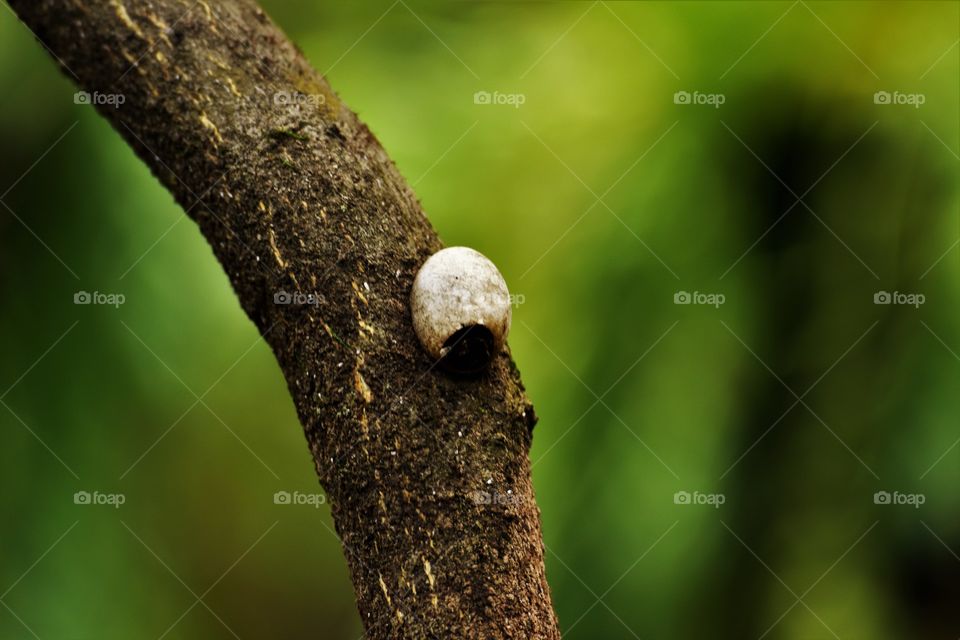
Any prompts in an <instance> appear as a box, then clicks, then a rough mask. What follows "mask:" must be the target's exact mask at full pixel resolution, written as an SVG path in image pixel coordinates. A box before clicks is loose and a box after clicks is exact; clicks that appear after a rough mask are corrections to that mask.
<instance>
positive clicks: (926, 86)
mask: <svg viewBox="0 0 960 640" xmlns="http://www.w3.org/2000/svg"><path fill="white" fill-rule="evenodd" d="M263 4H264V6H265V8H266V9H267V10H268V12H270V13H271V15H273V17H274V18H275V19H276V20H277V21H278V22H279V24H280V25H281V26H282V27H283V28H284V29H285V30H286V31H287V32H288V33H289V34H290V36H291V37H292V38H293V39H294V40H295V41H296V42H297V43H298V44H299V45H300V46H301V47H302V48H303V50H304V51H305V53H306V54H307V56H308V57H309V59H310V60H311V61H312V62H313V64H314V65H315V66H316V67H317V68H318V69H319V70H321V71H323V72H325V73H326V74H327V76H328V77H329V79H330V81H331V83H332V85H333V86H334V88H335V89H336V90H337V91H338V92H339V93H340V95H341V96H342V97H343V98H344V100H345V101H346V102H347V104H349V105H351V107H352V108H353V109H354V110H356V111H357V112H358V113H359V114H360V116H361V118H363V119H364V120H365V121H366V122H367V123H368V124H369V126H370V127H371V129H372V130H373V131H374V132H375V133H376V135H377V136H378V138H379V139H380V140H381V141H382V143H383V144H384V146H385V147H386V148H387V150H388V151H389V152H390V153H391V155H392V156H393V158H394V159H395V160H396V162H397V164H398V166H399V168H400V170H401V172H402V173H403V174H404V176H406V177H407V179H408V180H409V181H410V183H411V185H413V187H414V189H415V190H416V192H417V194H418V195H419V197H420V198H421V200H422V202H423V204H424V207H425V209H426V211H427V213H428V215H429V216H430V218H431V220H432V222H433V224H434V225H435V226H436V228H437V229H438V230H439V232H440V234H441V236H442V237H443V239H444V240H445V242H447V243H448V244H450V245H458V244H464V245H470V246H473V247H475V248H477V249H479V250H480V251H482V252H483V253H485V254H486V255H488V256H490V257H491V258H492V259H493V260H494V261H495V262H496V263H497V264H498V265H499V266H500V268H501V270H502V271H503V273H504V275H505V277H506V279H507V281H508V283H509V285H510V287H511V289H512V291H513V292H514V293H516V294H518V296H519V300H520V301H521V302H522V303H521V304H518V306H517V307H516V309H515V311H514V324H513V330H512V334H511V337H510V344H511V348H512V350H513V353H514V357H515V358H516V360H517V362H518V364H519V366H520V369H521V370H522V372H523V378H524V382H525V383H526V385H527V387H528V389H529V392H530V396H531V397H532V399H533V401H534V403H535V405H536V408H537V412H538V413H539V415H540V418H541V419H540V423H539V425H538V426H537V428H536V431H535V438H534V446H533V450H532V452H531V458H532V461H533V473H534V482H535V485H536V489H537V494H538V499H539V504H540V507H541V510H542V514H543V530H544V539H545V544H546V547H547V550H548V551H547V571H548V577H549V580H550V583H551V586H552V589H553V596H554V601H555V604H556V608H557V612H558V615H559V617H560V622H561V627H562V629H563V631H564V637H568V638H634V637H637V638H644V639H647V638H664V639H686V638H702V637H718V638H731V639H742V638H761V637H764V638H778V639H785V640H808V639H813V638H843V639H847V638H851V639H852V638H859V639H877V640H887V639H890V640H893V639H898V640H899V639H904V638H922V639H927V638H931V639H932V638H944V639H947V638H956V637H957V636H958V634H960V610H958V608H957V606H956V605H957V601H958V600H960V556H958V554H960V502H958V495H957V486H958V484H960V482H958V481H960V446H958V438H960V411H958V409H960V393H958V391H960V389H958V379H960V356H958V354H960V331H958V329H960V321H958V315H957V308H958V307H957V304H958V298H960V296H958V285H960V248H958V237H960V213H958V212H960V200H958V182H960V181H958V171H960V158H958V146H960V103H958V100H960V96H958V91H960V80H958V79H960V66H958V58H960V46H958V36H960V5H958V3H956V2H932V3H866V2H850V3H845V2H831V3H817V2H811V3H793V4H791V3H781V2H769V3H767V2H748V3H723V2H708V3H676V4H675V3H649V4H648V3H643V4H620V3H612V2H611V3H606V4H605V3H581V2H568V3H560V4H540V3H535V4H514V3H483V4H466V3H432V4H431V3H418V2H417V3H415V2H397V3H394V4H391V3H390V2H387V3H348V2H343V3H340V2H336V3H284V2H281V1H280V0H268V1H265V2H264V3H263ZM321 4H322V5H323V6H320V5H321ZM0 87H2V88H3V100H0V148H2V149H3V152H2V156H0V192H2V194H3V195H2V198H0V200H2V202H3V204H4V205H6V206H4V207H0V293H2V300H3V303H2V305H0V329H2V336H3V339H2V358H0V400H2V403H3V405H2V406H0V427H2V433H3V439H2V446H0V451H2V453H0V482H2V485H3V491H2V498H0V507H2V517H3V524H2V525H0V548H2V551H0V558H2V562H0V604H3V605H4V607H3V608H2V609H0V638H31V637H39V638H43V639H44V640H46V639H48V638H55V639H81V638H97V639H113V638H117V639H127V638H148V639H150V638H158V637H160V636H161V635H162V634H163V637H167V638H232V637H235V636H236V637H240V638H244V639H247V638H250V639H253V638H307V637H323V638H338V639H339V638H343V639H355V638H358V637H360V636H361V634H362V629H361V627H360V624H359V619H358V616H357V613H356V609H355V606H354V603H353V594H352V588H351V584H350V581H349V577H348V575H347V571H346V567H345V563H344V560H343V557H342V553H341V549H340V546H339V542H338V541H337V539H336V537H335V536H334V534H333V532H332V523H331V520H330V514H329V510H328V508H327V506H326V505H321V506H320V507H319V508H314V507H312V506H308V505H300V506H296V505H284V504H275V502H274V494H275V492H278V491H287V492H290V493H293V492H296V491H299V492H302V493H304V494H316V493H317V492H318V491H319V489H318V487H317V482H316V479H315V476H314V471H313V466H312V464H311V461H310V457H309V455H308V451H307V448H306V447H305V445H304V441H303V436H302V434H301V430H300V427H299V425H298V422H297V419H296V415H295V413H294V410H293V406H292V403H291V400H290V398H289V396H288V394H287V391H286V388H285V384H284V381H283V379H282V377H281V374H280V371H279V369H278V368H277V366H276V364H275V362H274V360H273V357H272V355H271V353H270V352H269V350H268V348H267V347H266V345H265V344H264V343H263V342H262V341H259V340H258V335H257V333H256V331H255V329H254V326H253V325H252V324H251V323H250V322H249V321H248V320H247V318H246V317H245V316H244V315H243V313H242V311H241V309H240V307H239V305H238V303H237V301H236V300H235V298H234V296H233V294H232V292H231V290H230V287H229V284H228V281H227V278H226V277H225V276H224V274H223V272H222V270H221V268H220V266H219V265H218V264H217V263H216V262H215V260H214V258H213V256H212V254H211V251H210V249H209V248H208V246H207V245H206V243H205V241H204V240H203V238H202V237H201V236H200V234H199V233H198V232H197V230H196V228H195V226H194V224H193V223H192V222H191V221H189V220H188V219H185V218H183V216H182V211H181V210H180V208H179V207H177V206H176V205H175V204H174V202H173V201H172V199H171V197H170V195H168V194H167V193H166V191H164V190H163V189H162V188H161V187H160V186H159V185H158V183H157V181H156V180H154V179H153V178H152V177H151V176H150V174H149V172H148V171H147V169H146V168H145V167H144V165H143V164H142V163H141V162H139V161H138V160H137V159H136V158H135V157H134V155H133V153H132V152H131V151H130V150H129V149H128V148H127V147H126V145H125V144H124V143H123V142H122V141H121V140H120V138H119V136H118V135H116V134H115V133H114V132H113V131H112V130H111V128H110V127H109V126H108V125H107V124H106V123H105V121H103V120H102V119H100V118H99V117H98V116H97V115H96V114H95V112H94V111H92V110H91V108H90V107H87V106H84V105H76V104H74V102H73V93H74V91H75V89H74V87H73V86H72V85H71V84H70V83H69V82H68V81H67V80H66V79H65V78H64V77H62V76H61V75H60V74H59V73H58V72H57V70H56V69H55V67H54V65H53V64H52V63H51V61H50V60H49V59H48V56H47V54H46V53H45V52H44V51H43V49H42V48H41V47H40V46H39V45H38V44H37V43H35V42H34V41H33V39H32V37H31V35H30V34H29V33H28V31H27V30H26V29H25V28H24V27H23V26H22V25H20V24H19V23H18V22H17V21H16V19H15V18H14V16H13V14H12V13H11V12H10V11H9V10H8V9H7V7H6V6H5V5H4V8H3V9H0ZM478 91H486V92H489V93H490V94H491V96H492V100H491V101H492V102H494V104H482V103H481V104H478V103H477V102H475V99H474V94H475V93H476V92H478ZM494 92H497V93H496V94H494ZM677 92H687V93H688V94H689V95H690V96H691V99H690V103H688V104H684V95H683V94H680V96H679V97H676V98H675V95H676V94H677ZM876 92H888V94H889V95H890V96H891V100H890V103H889V104H885V103H884V98H883V95H882V94H881V96H880V97H879V98H875V94H876ZM503 96H507V97H503ZM510 96H513V97H510ZM519 96H522V97H519ZM710 96H722V98H717V97H710ZM911 96H913V97H911ZM915 96H922V98H916V97H915ZM920 99H922V102H923V104H920V105H915V104H909V103H908V104H898V103H897V102H898V101H906V102H914V103H915V102H917V101H918V100H920ZM878 100H879V103H878V102H877V101H878ZM699 101H706V102H707V103H706V104H698V103H697V102H699ZM720 101H722V104H720V105H714V104H709V103H710V102H713V103H716V102H720ZM481 102H482V100H481ZM497 102H507V103H509V102H513V103H517V102H522V104H520V105H519V106H517V105H516V104H496V103H497ZM678 102H679V103H678ZM65 132H67V133H65ZM800 197H802V201H800V202H798V198H800ZM78 291H88V292H93V291H97V292H101V293H119V294H122V295H123V296H125V302H124V304H123V305H121V306H119V307H117V308H114V307H111V306H106V305H90V306H79V305H74V304H73V297H74V295H75V293H76V292H78ZM884 291H885V292H895V291H896V292H899V293H901V294H922V295H923V296H924V302H923V304H922V305H918V306H909V305H907V304H889V305H883V304H875V303H874V297H875V295H876V294H877V293H878V292H884ZM681 292H688V293H689V294H691V297H693V298H695V299H696V300H701V301H703V300H706V299H707V298H706V297H705V295H704V294H706V295H713V296H714V297H713V298H709V299H710V300H713V301H715V302H718V301H719V300H720V299H719V298H717V297H716V295H717V294H720V295H722V296H723V298H722V301H723V304H721V305H714V306H711V305H708V304H689V305H683V304H676V303H675V297H677V296H678V294H679V295H680V299H681V301H682V299H683V294H682V293H681ZM695 292H696V293H698V294H700V295H698V296H693V295H692V294H694V293H695ZM914 299H916V298H914ZM900 300H903V298H902V297H901V298H900ZM198 398H199V400H198ZM80 491H87V492H90V493H91V495H92V500H93V501H96V500H104V499H106V498H104V497H103V496H105V495H106V496H109V495H112V494H120V495H122V496H123V499H124V503H123V504H122V505H120V506H119V507H114V506H111V505H109V504H101V505H96V504H75V500H74V494H75V493H76V492H80ZM95 491H96V492H99V494H97V495H94V494H93V492H95ZM678 492H680V493H678ZM683 492H686V494H685V493H683ZM877 492H887V493H888V494H889V495H890V496H891V498H890V502H891V504H883V502H884V501H885V494H883V493H881V494H879V495H877V496H875V494H877ZM687 496H689V498H690V500H689V503H685V502H686V498H687ZM721 502H722V504H718V503H721ZM878 502H879V504H878ZM896 502H906V504H895V503H896ZM918 502H922V504H912V503H918ZM704 503H706V504H704ZM198 599H200V600H199V601H198Z"/></svg>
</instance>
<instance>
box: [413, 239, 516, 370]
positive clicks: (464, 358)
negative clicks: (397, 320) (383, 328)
mask: <svg viewBox="0 0 960 640" xmlns="http://www.w3.org/2000/svg"><path fill="white" fill-rule="evenodd" d="M410 311H411V314H412V316H413V328H414V330H415V331H416V333H417V338H419V340H420V343H421V344H422V345H423V348H424V349H425V350H426V351H427V353H429V354H430V355H431V356H432V357H433V358H435V359H436V360H438V361H440V364H441V365H442V366H443V367H444V368H446V369H448V370H450V371H453V372H456V373H477V372H480V371H482V370H483V369H485V368H486V367H487V365H489V363H490V361H491V360H492V359H493V357H494V356H495V355H497V353H499V352H500V350H501V349H502V348H503V344H504V342H505V341H506V339H507V333H509V331H510V292H509V291H508V290H507V283H506V282H504V280H503V276H501V275H500V272H499V271H498V270H497V267H496V266H495V265H494V264H493V263H492V262H491V261H490V260H489V259H488V258H487V257H486V256H484V255H483V254H481V253H480V252H478V251H474V250H473V249H470V248H468V247H450V248H448V249H443V250H441V251H438V252H437V253H435V254H433V255H432V256H430V258H428V259H427V261H426V262H424V263H423V266H422V267H420V271H419V272H418V273H417V277H416V278H415V279H414V282H413V290H412V291H411V293H410Z"/></svg>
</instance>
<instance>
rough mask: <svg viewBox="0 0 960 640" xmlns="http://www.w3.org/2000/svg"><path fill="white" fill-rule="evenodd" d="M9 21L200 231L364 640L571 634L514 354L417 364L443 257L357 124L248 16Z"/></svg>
mask: <svg viewBox="0 0 960 640" xmlns="http://www.w3.org/2000/svg"><path fill="white" fill-rule="evenodd" d="M10 5H11V6H12V7H13V8H14V10H15V11H16V12H17V13H18V15H19V16H20V17H21V19H22V20H23V21H24V23H26V25H27V26H29V27H30V28H31V29H32V30H33V31H34V33H36V34H37V36H38V37H39V38H40V40H41V41H42V42H43V44H44V45H45V46H46V47H47V48H48V49H49V50H50V52H51V53H52V54H53V55H54V57H55V58H57V60H58V61H59V63H60V64H61V65H62V66H63V67H65V70H66V71H67V72H68V73H69V74H70V75H71V76H73V77H74V78H75V79H76V80H77V81H78V82H79V84H80V86H81V87H82V88H83V89H84V90H86V91H88V92H90V93H91V94H92V100H91V101H92V102H94V103H95V104H96V106H97V108H98V110H99V111H100V112H101V114H102V115H104V116H105V117H106V118H107V119H108V120H109V121H110V122H111V123H113V125H114V127H115V128H116V129H117V131H119V133H120V134H121V135H122V136H123V137H124V138H125V139H126V140H127V142H129V143H130V145H131V146H132V147H133V148H134V149H135V150H136V152H137V153H138V155H139V156H140V157H141V158H142V159H143V161H144V162H145V163H146V164H147V165H149V166H150V168H151V170H152V171H153V172H154V174H155V175H156V176H157V178H158V179H159V180H160V181H161V182H162V183H163V184H164V185H165V186H166V187H167V188H168V189H169V190H170V191H171V192H172V193H173V194H174V197H175V198H176V199H177V201H178V202H179V203H180V204H181V205H182V206H183V207H184V209H185V210H186V211H187V213H188V214H189V215H190V217H191V218H193V219H194V220H195V221H196V223H197V224H198V226H199V228H200V230H201V232H202V233H203V234H204V236H206V238H207V240H208V241H209V242H210V245H211V247H212V248H213V251H214V253H215V254H216V256H217V258H218V259H219V261H220V263H221V264H222V265H223V268H224V269H225V270H226V272H227V274H228V275H229V278H230V281H231V283H232V284H233V287H234V290H235V291H236V293H237V296H238V297H239V299H240V303H241V305H242V306H243V308H244V310H245V311H246V313H247V314H248V315H249V316H250V318H251V319H252V320H253V322H254V323H255V324H256V325H257V327H258V328H259V330H260V331H261V332H262V333H263V334H264V336H265V337H266V340H267V341H268V343H269V344H270V346H271V348H272V349H273V351H274V353H275V354H276V357H277V359H278V361H279V363H280V366H281V368H282V370H283V373H284V375H285V377H286V379H287V383H288V386H289V389H290V393H291V395H292V396H293V399H294V402H295V404H296V407H297V411H298V414H299V417H300V421H301V423H302V424H303V428H304V432H305V434H306V437H307V441H308V443H309V447H310V451H311V453H312V454H313V458H314V461H315V464H316V469H317V473H318V474H319V477H320V480H321V483H322V484H323V486H324V488H325V489H326V492H327V495H328V497H329V500H330V503H331V505H332V508H333V517H334V521H335V523H336V528H337V531H338V533H339V535H340V536H341V538H342V541H343V547H344V550H345V553H346V557H347V560H348V563H349V566H350V570H351V574H352V577H353V583H354V586H355V590H356V596H357V603H358V607H359V609H360V615H361V618H362V620H363V624H364V626H365V628H366V630H367V634H368V637H369V638H371V639H373V640H379V639H386V638H484V639H488V638H524V639H526V638H549V639H555V638H559V632H558V630H557V624H556V619H555V616H554V613H553V610H552V607H551V604H550V596H549V590H548V587H547V583H546V580H545V577H544V565H543V544H542V541H541V536H540V522H539V512H538V510H537V507H536V504H535V502H534V498H533V490H532V486H531V482H530V463H529V459H528V455H527V454H528V450H529V447H530V442H531V432H532V429H533V424H534V422H535V417H534V414H533V409H532V407H531V406H530V404H529V403H528V401H527V399H526V397H525V395H524V392H523V387H522V385H521V383H520V379H519V375H518V374H517V371H516V369H515V367H514V366H513V363H512V361H511V359H510V356H509V354H508V353H502V354H500V355H499V356H498V357H497V358H496V359H495V360H494V362H493V364H492V366H491V368H490V369H489V371H488V372H486V373H485V374H483V375H482V376H480V377H479V378H475V379H454V378H451V377H449V376H447V375H446V374H443V373H441V372H439V371H438V370H437V369H436V368H434V367H433V362H431V360H430V359H429V358H428V357H427V355H426V354H425V353H424V352H423V351H422V349H420V348H419V345H418V343H417V341H416V337H415V335H414V332H413V329H412V326H411V321H410V314H409V302H408V297H409V292H410V286H411V283H412V281H413V277H414V275H415V274H416V271H417V269H418V267H419V266H420V265H421V264H422V263H423V261H424V260H425V259H426V258H427V257H428V256H429V255H430V254H432V253H433V252H435V251H436V250H438V249H439V248H440V247H441V244H440V241H439V240H438V238H437V236H436V234H435V232H434V231H433V229H432V228H431V226H430V224H429V222H428V221H427V219H426V218H425V217H424V215H423V213H422V211H421V208H420V205H419V203H418V202H417V200H416V198H415V197H414V195H413V194H412V193H411V191H410V189H409V188H408V187H407V185H406V184H405V183H404V181H403V179H402V178H401V177H400V175H399V173H398V172H397V170H396V168H395V167H394V166H393V164H392V162H391V161H390V160H389V158H388V157H387V155H386V153H385V152H384V151H383V149H382V148H381V147H380V145H379V143H378V142H377V140H376V139H375V138H374V136H373V134H371V133H370V131H369V130H368V129H367V127H366V126H365V125H364V124H363V123H361V122H360V121H359V120H358V119H357V117H356V116H355V115H354V114H353V113H352V112H351V111H350V110H349V109H348V108H347V107H345V106H344V105H343V104H342V103H341V102H340V100H339V99H338V98H337V96H336V95H335V94H334V92H333V91H332V90H331V89H330V87H329V86H328V85H327V83H326V81H325V80H324V79H323V78H322V77H321V76H320V75H319V74H318V73H317V72H315V71H314V70H313V69H311V68H310V66H309V65H308V63H307V62H306V61H305V59H304V57H303V55H302V54H301V53H300V52H299V51H298V50H297V49H296V47H294V45H292V44H291V43H290V42H289V41H288V40H287V39H286V37H285V36H284V35H283V34H282V33H281V32H280V31H279V29H277V27H276V26H275V25H274V24H273V23H272V22H271V21H270V20H269V19H268V18H267V16H266V15H265V14H264V12H263V11H262V10H261V9H260V8H259V7H257V6H256V5H255V4H254V3H253V2H252V1H251V0H220V1H218V2H216V3H213V2H210V3H208V2H204V1H203V0H199V1H195V0H189V1H187V0H141V1H138V2H131V1H128V2H127V3H126V5H125V4H124V3H123V2H122V1H121V0H85V1H84V0H10ZM94 92H97V93H94ZM111 95H112V96H114V98H113V99H112V103H111V99H110V96H111ZM116 96H122V99H118V98H117V97H116ZM121 101H122V104H117V103H118V102H121ZM134 213H135V212H134Z"/></svg>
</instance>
